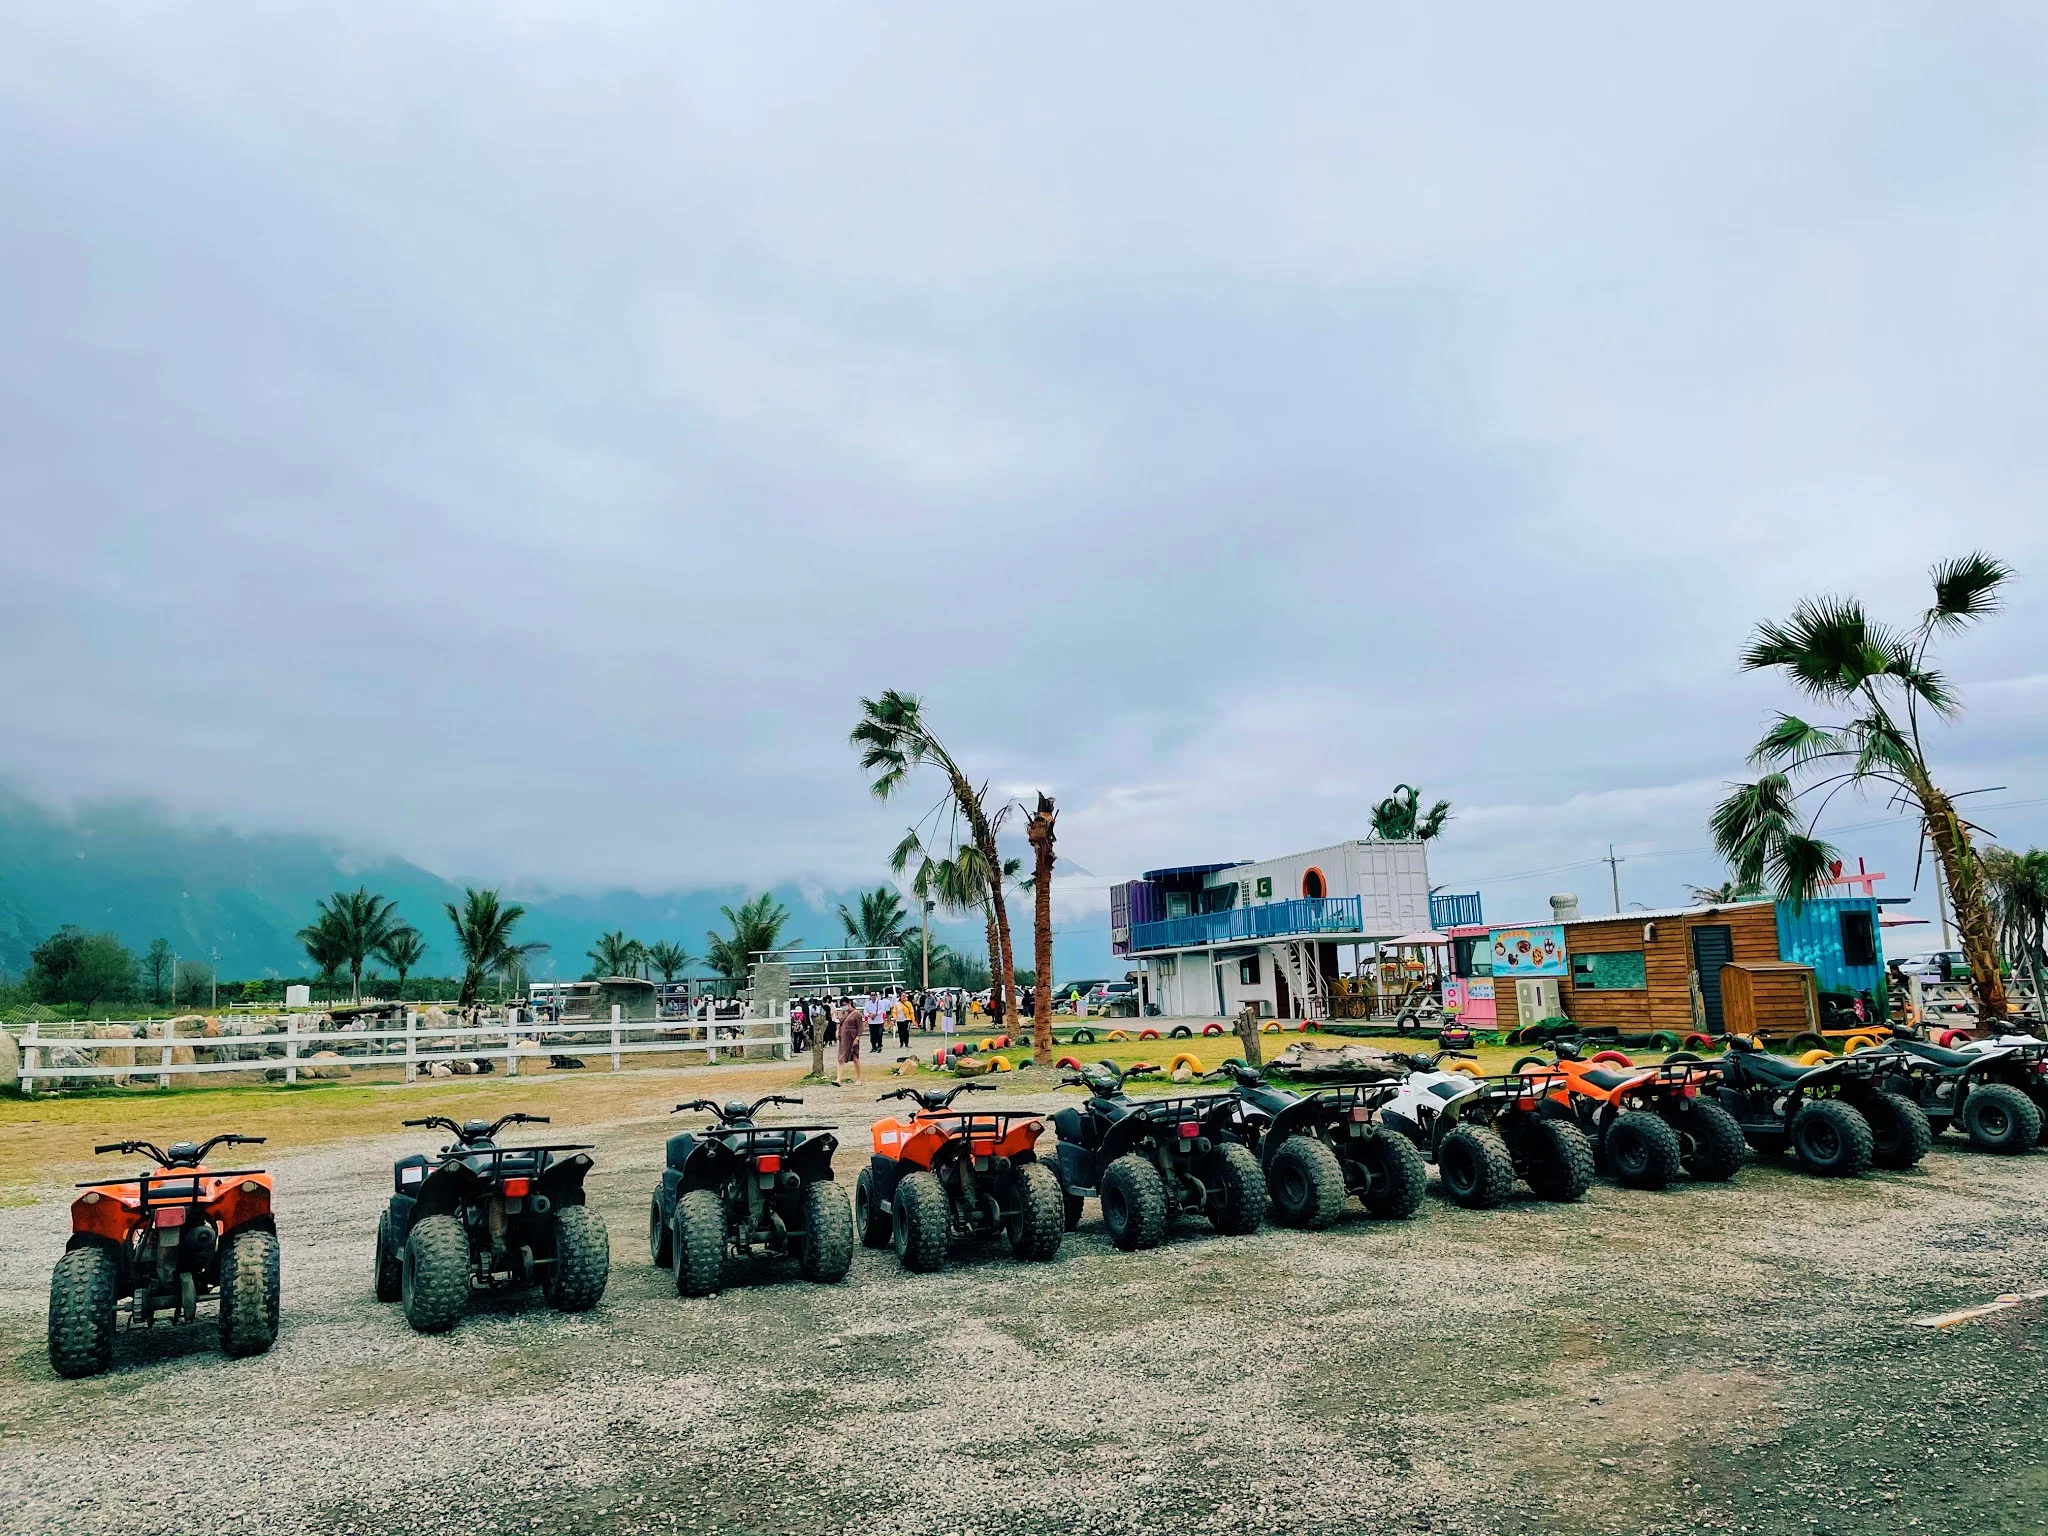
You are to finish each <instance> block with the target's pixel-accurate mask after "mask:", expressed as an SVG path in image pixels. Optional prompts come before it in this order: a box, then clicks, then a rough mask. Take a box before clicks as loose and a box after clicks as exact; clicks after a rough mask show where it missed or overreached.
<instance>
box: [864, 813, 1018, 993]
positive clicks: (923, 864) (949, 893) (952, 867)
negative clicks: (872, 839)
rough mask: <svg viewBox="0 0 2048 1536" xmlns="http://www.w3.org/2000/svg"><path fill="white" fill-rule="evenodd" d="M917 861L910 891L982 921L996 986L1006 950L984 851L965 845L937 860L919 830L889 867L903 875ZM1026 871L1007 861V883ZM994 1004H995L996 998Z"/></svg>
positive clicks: (913, 831) (892, 857) (891, 858)
mask: <svg viewBox="0 0 2048 1536" xmlns="http://www.w3.org/2000/svg"><path fill="white" fill-rule="evenodd" d="M913 860H914V861H915V862H916V866H917V867H916V869H915V871H914V872H913V873H912V874H911V876H910V889H911V893H912V894H913V895H915V896H916V897H917V899H918V900H919V901H935V902H937V903H938V904H939V906H940V907H941V908H942V909H943V910H945V911H947V912H951V913H954V914H957V915H959V916H962V917H967V916H974V917H979V918H980V919H981V920H982V927H983V929H984V930H985V932H986V934H987V938H988V963H989V976H990V977H991V985H993V978H994V977H995V976H996V975H997V974H998V972H999V971H1000V970H1001V969H1002V966H1003V948H1002V940H1001V938H1000V936H999V935H998V933H997V931H996V916H995V907H994V904H993V903H992V902H991V901H990V899H989V879H988V866H987V865H986V864H984V863H983V862H982V859H981V850H980V849H978V848H976V847H975V846H974V845H973V844H972V843H965V844H959V845H956V846H955V847H954V849H953V852H952V855H951V856H950V857H947V858H938V857H934V856H933V854H932V853H931V851H930V850H929V849H927V848H926V847H925V845H924V842H923V840H922V839H921V838H920V836H919V834H918V831H917V828H915V827H912V828H910V829H909V830H908V831H907V832H905V833H904V835H903V841H902V842H900V843H898V844H897V845H896V849H895V851H894V852H893V853H891V854H890V855H889V867H890V868H891V869H893V870H895V872H896V873H897V874H899V875H900V874H902V873H903V872H904V871H905V870H906V869H910V867H911V864H912V861H913ZM1023 867H1024V866H1023V861H1022V860H1020V859H1009V860H1006V861H1005V862H1004V864H1003V881H1004V882H1005V883H1008V882H1011V881H1014V880H1015V879H1016V878H1017V876H1018V875H1019V874H1020V873H1021V872H1022V870H1023ZM934 953H936V951H934ZM951 985H955V986H958V985H962V983H959V982H954V983H951ZM976 990H978V988H977V989H976ZM990 1001H991V1002H993V1001H994V999H993V997H992V998H991V999H990Z"/></svg>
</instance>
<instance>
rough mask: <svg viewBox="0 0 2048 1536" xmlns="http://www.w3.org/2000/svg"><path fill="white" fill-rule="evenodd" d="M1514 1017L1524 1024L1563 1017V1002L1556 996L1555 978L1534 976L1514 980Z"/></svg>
mask: <svg viewBox="0 0 2048 1536" xmlns="http://www.w3.org/2000/svg"><path fill="white" fill-rule="evenodd" d="M1515 1017H1516V1018H1517V1019H1518V1020H1520V1021H1521V1023H1522V1024H1523V1025H1525V1026H1526V1025H1530V1024H1540V1023H1542V1022H1543V1021H1544V1020H1545V1019H1559V1018H1563V1017H1564V1004H1563V1003H1562V1002H1561V1001H1559V998H1558V991H1557V978H1556V977H1555V976H1536V977H1531V978H1528V979H1526V980H1522V981H1518V982H1516V983H1515Z"/></svg>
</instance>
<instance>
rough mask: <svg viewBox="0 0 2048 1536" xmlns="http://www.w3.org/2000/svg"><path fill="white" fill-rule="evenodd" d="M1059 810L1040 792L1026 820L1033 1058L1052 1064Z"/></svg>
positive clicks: (1044, 1063) (1045, 1063)
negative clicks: (1029, 868) (1029, 861)
mask: <svg viewBox="0 0 2048 1536" xmlns="http://www.w3.org/2000/svg"><path fill="white" fill-rule="evenodd" d="M1058 820H1059V812H1058V811H1057V810H1056V809H1054V807H1053V800H1052V796H1051V795H1048V794H1047V793H1046V792H1045V791H1044V790H1042V789H1041V790H1040V791H1039V792H1038V808H1037V809H1036V810H1034V811H1033V812H1032V813H1031V819H1030V820H1029V821H1028V822H1026V823H1025V827H1024V835H1025V837H1026V838H1028V839H1029V840H1030V843H1031V854H1032V873H1031V923H1032V930H1031V938H1032V943H1031V972H1032V974H1031V1059H1032V1060H1033V1061H1034V1062H1036V1063H1037V1064H1038V1065H1039V1066H1041V1067H1049V1066H1051V1065H1052V866H1053V830H1054V823H1055V822H1056V821H1058Z"/></svg>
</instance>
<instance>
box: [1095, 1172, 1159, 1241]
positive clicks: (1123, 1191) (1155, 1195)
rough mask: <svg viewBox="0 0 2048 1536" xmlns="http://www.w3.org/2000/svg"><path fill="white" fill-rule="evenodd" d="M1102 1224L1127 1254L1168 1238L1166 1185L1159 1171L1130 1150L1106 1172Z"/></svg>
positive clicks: (1103, 1188) (1103, 1177)
mask: <svg viewBox="0 0 2048 1536" xmlns="http://www.w3.org/2000/svg"><path fill="white" fill-rule="evenodd" d="M1101 1200H1102V1224H1103V1226H1104V1227H1106V1228H1107V1229H1108V1230H1109V1240H1110V1241H1111V1242H1112V1243H1114V1244H1116V1245H1117V1247H1119V1248H1121V1249H1123V1250H1124V1252H1126V1253H1134V1252H1136V1251H1137V1250H1139V1249H1141V1248H1157V1247H1158V1246H1159V1245H1160V1244H1161V1243H1163V1242H1165V1241H1166V1185H1165V1184H1164V1183H1163V1182H1162V1181H1161V1180H1160V1177H1159V1170H1158V1169H1157V1168H1154V1167H1153V1166H1152V1165H1151V1164H1150V1163H1149V1162H1147V1161H1146V1160H1145V1159H1144V1158H1142V1157H1140V1156H1138V1155H1137V1153H1135V1152H1127V1153H1125V1154H1124V1155H1123V1156H1122V1157H1120V1158H1118V1159H1117V1160H1116V1161H1115V1162H1113V1163H1111V1164H1110V1165H1109V1166H1108V1167H1107V1168H1105V1169H1104V1170H1103V1171H1102V1192H1101Z"/></svg>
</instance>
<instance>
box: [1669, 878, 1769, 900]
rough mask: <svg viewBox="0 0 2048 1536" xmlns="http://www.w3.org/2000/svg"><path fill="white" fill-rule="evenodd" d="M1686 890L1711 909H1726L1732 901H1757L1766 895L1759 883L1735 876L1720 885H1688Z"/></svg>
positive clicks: (1693, 897)
mask: <svg viewBox="0 0 2048 1536" xmlns="http://www.w3.org/2000/svg"><path fill="white" fill-rule="evenodd" d="M1685 889H1686V893H1687V894H1688V895H1690V896H1691V897H1692V899H1693V900H1694V901H1696V902H1699V903H1701V904H1702V905H1705V906H1709V907H1725V906H1726V905H1728V903H1729V902H1731V901H1755V900H1757V899H1758V898H1759V897H1761V896H1762V895H1763V894H1764V888H1763V886H1762V885H1761V884H1760V883H1759V882H1757V881H1755V880H1741V879H1738V878H1736V877H1735V876H1733V875H1730V876H1729V877H1728V878H1727V879H1726V880H1723V881H1722V882H1721V883H1720V884H1719V885H1688V886H1687V887H1686V888H1685Z"/></svg>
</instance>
